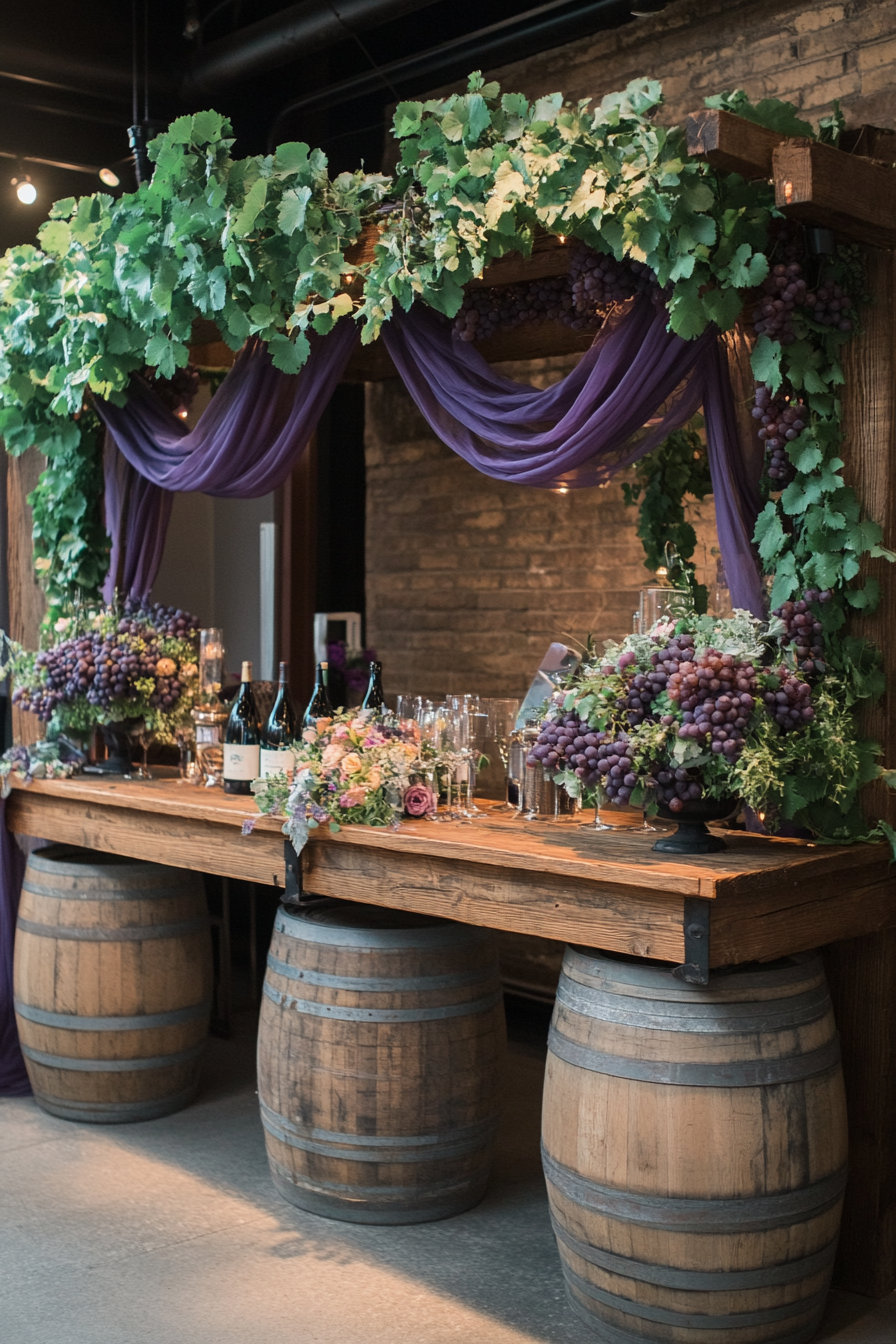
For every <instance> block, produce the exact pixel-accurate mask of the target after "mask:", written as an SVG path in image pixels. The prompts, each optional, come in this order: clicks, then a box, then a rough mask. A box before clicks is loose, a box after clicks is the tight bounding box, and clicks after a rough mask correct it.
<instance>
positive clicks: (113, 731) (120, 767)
mask: <svg viewBox="0 0 896 1344" xmlns="http://www.w3.org/2000/svg"><path fill="white" fill-rule="evenodd" d="M143 729H144V723H143V720H142V719H119V720H118V721H117V722H116V723H103V724H100V732H101V733H102V735H103V741H104V742H105V744H106V749H107V751H108V753H109V754H108V756H107V757H106V759H105V760H104V761H99V762H98V763H97V764H96V765H95V766H94V767H93V769H94V771H96V772H97V773H99V774H103V775H129V774H130V773H131V770H132V769H133V766H132V764H131V762H132V760H133V757H134V752H135V750H136V749H137V747H138V745H139V738H140V734H141V733H142V732H143Z"/></svg>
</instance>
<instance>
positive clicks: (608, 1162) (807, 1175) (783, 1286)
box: [542, 948, 846, 1344]
mask: <svg viewBox="0 0 896 1344" xmlns="http://www.w3.org/2000/svg"><path fill="white" fill-rule="evenodd" d="M542 1158H543V1161H544V1169H545V1176H546V1178H547V1183H548V1193H549V1196H550V1203H551V1216H552V1219H553V1223H554V1231H555V1232H556V1235H557V1245H558V1249H559V1251H560V1258H561V1261H562V1263H563V1272H564V1276H565V1278H566V1284H567V1290H568V1292H569V1295H570V1298H571V1301H572V1305H573V1307H574V1308H575V1310H576V1312H577V1313H578V1314H579V1315H580V1316H581V1317H582V1318H583V1319H584V1320H585V1321H587V1322H588V1324H590V1325H591V1326H592V1327H594V1328H595V1329H596V1330H597V1332H598V1334H599V1335H600V1337H601V1339H602V1340H605V1341H607V1344H633V1342H634V1341H638V1342H639V1344H643V1342H644V1341H645V1340H647V1341H663V1342H664V1344H709V1341H710V1340H712V1341H719V1340H730V1341H731V1344H760V1342H761V1344H771V1342H772V1341H779V1342H782V1344H783V1341H787V1344H803V1342H804V1341H807V1340H809V1339H811V1337H812V1336H813V1334H814V1333H815V1331H816V1330H817V1329H818V1325H819V1320H820V1318H821V1314H822V1311H823V1309H824V1302H825V1296H826V1294H827V1290H828V1284H829V1282H830V1276H831V1268H832V1265H833V1260H834V1252H835V1250H836V1246H837V1234H838V1229H839V1225H840V1211H841V1205H842V1202H843V1189H844V1185H845V1183H846V1105H845V1099H844V1092H843V1077H842V1073H841V1069H840V1053H839V1041H838V1037H837V1032H836V1030H835V1027H834V1019H833V1015H832V1012H831V1002H830V998H829V996H828V990H827V985H826V982H825V977H824V971H823V968H822V965H821V959H820V958H819V956H818V955H817V954H814V953H813V954H804V955H800V956H796V957H792V958H788V959H786V960H783V961H781V962H779V963H776V964H775V965H774V966H761V967H758V966H755V965H754V966H751V967H747V968H732V969H731V970H730V971H728V972H726V973H713V975H712V977H711V983H710V986H709V988H708V989H705V990H701V989H694V988H692V987H690V986H687V985H684V984H682V983H680V982H679V981H677V980H675V979H673V977H672V976H671V975H670V974H669V971H668V970H667V969H664V968H663V967H658V966H657V964H656V963H654V964H653V965H649V964H638V963H637V962H635V961H634V959H632V960H628V959H625V960H623V959H612V958H610V957H606V956H602V955H601V954H600V953H596V952H591V951H589V952H587V953H585V952H583V951H576V950H574V949H572V948H568V949H567V952H566V956H565V958H564V968H563V974H562V976H561V978H560V985H559V988H558V991H557V1002H556V1006H555V1009H554V1018H553V1022H552V1025H551V1034H550V1043H549V1053H548V1063H547V1073H546V1077H545V1092H544V1114H543V1147H542Z"/></svg>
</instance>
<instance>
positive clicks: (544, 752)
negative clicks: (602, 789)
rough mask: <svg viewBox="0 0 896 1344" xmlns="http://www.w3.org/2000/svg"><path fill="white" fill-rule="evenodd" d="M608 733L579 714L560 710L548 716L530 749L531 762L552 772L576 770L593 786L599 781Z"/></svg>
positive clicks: (578, 775) (581, 778) (579, 776)
mask: <svg viewBox="0 0 896 1344" xmlns="http://www.w3.org/2000/svg"><path fill="white" fill-rule="evenodd" d="M604 737H605V734H604V733H601V732H596V731H594V730H593V729H591V728H589V727H588V724H587V722H586V721H585V720H584V719H580V718H579V716H578V714H576V713H571V714H559V715H555V717H554V718H552V719H546V720H545V722H544V724H543V725H542V728H541V732H540V733H539V734H538V737H537V738H536V740H535V743H534V745H533V747H532V749H531V751H530V752H529V757H528V761H529V764H530V765H541V766H543V768H544V769H545V770H547V771H549V772H550V773H552V774H553V773H555V772H556V771H558V770H563V769H567V770H574V771H575V774H576V777H577V778H578V779H580V780H581V781H582V783H583V784H584V785H585V786H586V787H588V788H590V787H591V786H592V785H594V784H596V783H597V781H598V779H599V778H600V775H599V774H598V765H597V762H598V759H599V752H600V749H601V743H602V742H603V741H604Z"/></svg>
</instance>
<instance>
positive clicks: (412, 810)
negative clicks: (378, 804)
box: [404, 784, 437, 817]
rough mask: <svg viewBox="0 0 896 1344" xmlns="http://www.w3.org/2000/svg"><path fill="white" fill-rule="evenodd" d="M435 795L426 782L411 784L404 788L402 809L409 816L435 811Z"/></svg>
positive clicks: (423, 814)
mask: <svg viewBox="0 0 896 1344" xmlns="http://www.w3.org/2000/svg"><path fill="white" fill-rule="evenodd" d="M436 806H437V800H436V796H435V794H434V793H433V791H432V789H431V788H430V787H429V785H428V784H411V785H409V787H408V788H407V789H405V794H404V810H405V812H407V814H408V816H409V817H425V816H427V814H428V813H430V812H435V810H436Z"/></svg>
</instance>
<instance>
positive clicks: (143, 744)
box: [131, 721, 156, 780]
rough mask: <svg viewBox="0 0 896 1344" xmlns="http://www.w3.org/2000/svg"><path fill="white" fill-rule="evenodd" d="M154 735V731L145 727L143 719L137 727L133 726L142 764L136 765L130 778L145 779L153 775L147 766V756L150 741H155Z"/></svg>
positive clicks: (149, 778)
mask: <svg viewBox="0 0 896 1344" xmlns="http://www.w3.org/2000/svg"><path fill="white" fill-rule="evenodd" d="M155 736H156V735H155V733H154V732H153V730H152V729H151V728H149V727H147V725H146V722H145V721H144V722H142V723H141V724H140V725H139V727H138V728H135V730H134V741H135V742H136V743H137V745H138V746H139V747H140V749H141V751H142V753H143V764H142V765H140V766H138V767H137V769H136V770H135V771H134V773H133V775H132V776H131V778H132V779H145V780H151V779H152V777H153V776H152V772H151V770H150V768H149V759H148V757H149V747H150V743H152V742H154V741H155Z"/></svg>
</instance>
